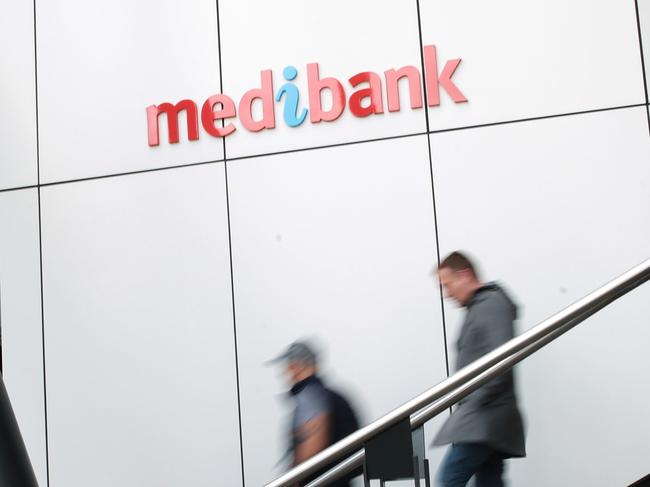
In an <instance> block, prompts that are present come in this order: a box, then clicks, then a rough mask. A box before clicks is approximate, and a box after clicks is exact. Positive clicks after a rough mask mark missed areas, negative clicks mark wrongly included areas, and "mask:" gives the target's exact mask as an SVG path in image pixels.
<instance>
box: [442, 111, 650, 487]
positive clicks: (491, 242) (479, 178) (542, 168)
mask: <svg viewBox="0 0 650 487" xmlns="http://www.w3.org/2000/svg"><path fill="white" fill-rule="evenodd" d="M649 142H650V141H649V140H648V127H647V121H646V113H645V108H643V107H641V108H635V109H627V110H617V111H609V112H601V113H596V114H589V115H580V116H572V117H561V118H554V119H548V120H543V121H535V122H527V123H520V124H508V125H501V126H496V127H488V128H480V129H472V130H463V131H458V132H449V133H445V134H438V135H435V136H432V139H431V144H432V153H433V164H434V180H435V189H436V205H437V210H438V228H439V241H440V249H441V253H443V254H444V253H448V252H449V251H451V250H454V249H457V248H462V249H467V250H469V251H470V252H472V253H473V254H474V255H475V256H476V257H477V258H478V261H479V263H480V264H481V267H482V270H483V274H484V277H485V279H487V280H492V279H501V280H503V282H504V283H505V284H506V286H507V287H508V288H509V289H511V290H512V294H513V295H514V298H515V300H516V301H517V302H518V303H519V304H520V305H521V311H522V315H521V319H520V331H521V330H523V329H526V328H528V327H530V326H532V325H534V324H536V323H537V322H539V321H541V320H542V319H544V318H546V317H548V316H550V315H552V314H553V313H555V312H557V311H559V310H561V309H562V308H563V307H565V306H566V305H568V304H570V303H572V302H573V301H575V300H577V299H578V298H580V297H582V296H583V295H585V294H587V293H588V292H590V291H592V290H594V289H595V288H596V287H598V286H600V285H601V284H604V283H605V282H607V281H608V280H610V279H612V278H614V277H616V276H617V275H619V274H620V273H622V272H623V271H625V270H627V269H628V268H629V267H632V266H633V265H635V264H637V263H639V262H640V261H642V260H643V259H645V258H648V257H650V254H648V249H650V229H649V227H648V225H647V224H646V222H647V221H649V220H650V207H649V205H648V201H649V200H648V192H647V188H648V186H649V185H650V164H648V161H650V143H649ZM646 291H647V290H644V291H642V292H641V293H638V294H637V295H636V296H634V297H632V296H631V297H630V298H629V299H626V301H625V303H622V304H620V305H617V306H614V307H612V308H611V310H608V311H607V312H606V313H604V314H600V315H598V316H596V317H594V318H593V319H592V320H591V322H590V323H587V324H585V325H584V326H585V327H584V328H581V329H578V330H574V331H572V332H571V333H570V334H569V335H567V336H565V337H564V338H562V339H560V340H561V342H559V344H558V345H554V346H553V347H551V349H550V350H549V351H545V352H543V353H541V354H540V355H539V356H538V357H537V358H535V359H534V360H532V361H530V362H528V363H527V364H526V365H524V366H522V367H521V369H520V371H519V379H520V384H521V389H522V391H523V404H524V406H523V407H524V412H525V414H526V416H527V418H528V422H529V426H528V430H529V441H528V448H529V451H530V457H529V458H528V459H526V460H521V461H519V460H518V461H516V462H513V470H512V479H513V483H515V484H519V483H523V484H525V485H530V486H533V487H535V486H538V485H539V486H546V485H553V484H554V483H556V481H557V479H558V478H561V479H563V482H564V483H566V484H567V485H593V486H601V485H602V486H603V487H605V486H609V485H627V483H629V482H631V481H632V480H635V476H636V478H639V477H640V475H639V474H640V473H643V472H641V470H643V468H645V469H646V470H647V461H646V460H647V459H646V458H645V456H644V455H643V454H642V452H643V451H644V447H643V446H642V445H643V444H644V443H643V442H645V441H647V438H648V435H650V429H648V428H647V427H646V426H644V424H645V423H643V422H642V421H641V422H639V421H637V420H638V416H639V414H642V411H644V410H646V406H644V404H645V403H647V400H648V398H649V397H650V389H649V388H648V387H647V376H648V373H649V372H650V362H648V361H647V360H646V359H643V358H642V357H641V355H639V354H637V353H635V352H634V350H636V347H638V343H637V341H639V340H640V341H642V343H647V340H648V333H647V331H646V330H645V328H647V327H645V325H644V323H646V322H647V317H648V314H649V313H650V307H648V305H647V302H648V301H647V297H646V299H645V302H644V300H643V296H646V295H647V292H646ZM643 293H645V294H643ZM446 313H447V323H448V324H449V330H450V333H449V338H450V343H453V340H454V339H455V337H456V336H457V334H458V329H459V324H460V319H461V313H460V312H459V311H458V310H456V309H453V308H452V307H451V306H446ZM627 350H629V352H628V351H627ZM629 354H631V356H630V355H629ZM634 357H636V358H634ZM622 370H625V374H626V376H625V377H624V378H623V379H622V378H621V375H620V374H621V373H622ZM621 379H622V381H623V382H622V383H620V384H617V381H619V380H621ZM610 387H611V388H613V391H614V392H615V393H620V394H622V397H623V398H624V400H623V401H622V402H621V401H620V400H619V399H620V397H617V396H616V394H615V393H614V392H608V388H610ZM623 438H624V439H625V440H622V439H623ZM626 442H627V443H626ZM634 445H637V447H635V446H634ZM602 458H607V459H608V460H607V463H606V464H598V465H595V464H594V459H602ZM551 464H552V465H553V469H549V468H548V465H551ZM619 466H620V468H619ZM645 473H647V472H645Z"/></svg>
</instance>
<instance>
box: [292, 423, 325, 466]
mask: <svg viewBox="0 0 650 487" xmlns="http://www.w3.org/2000/svg"><path fill="white" fill-rule="evenodd" d="M295 434H296V437H297V438H299V441H298V442H297V445H296V448H295V451H294V458H293V464H294V466H295V465H298V464H299V463H301V462H304V461H305V460H307V459H308V458H310V457H313V456H314V455H315V454H316V453H318V452H319V451H321V450H324V449H325V448H326V447H327V446H328V445H329V439H330V415H329V414H327V413H321V414H318V415H317V416H314V417H313V418H311V419H310V420H309V421H307V422H306V423H305V424H303V425H302V426H300V427H299V428H298V429H297V430H296V432H295Z"/></svg>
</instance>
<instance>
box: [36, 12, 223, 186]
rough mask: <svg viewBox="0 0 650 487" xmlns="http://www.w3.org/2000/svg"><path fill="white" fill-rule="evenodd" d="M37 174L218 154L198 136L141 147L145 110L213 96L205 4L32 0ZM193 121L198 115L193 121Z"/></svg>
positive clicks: (100, 171)
mask: <svg viewBox="0 0 650 487" xmlns="http://www.w3.org/2000/svg"><path fill="white" fill-rule="evenodd" d="M36 13H37V42H38V70H39V79H38V91H39V124H40V142H41V153H40V157H41V180H42V181H45V182H50V181H60V180H68V179H76V178H83V177H89V176H97V175H104V174H115V173H122V172H130V171H136V170H141V169H149V168H153V167H164V166H171V165H181V164H187V163H192V162H200V161H213V160H219V159H221V158H222V157H223V144H222V141H221V140H220V139H215V138H212V137H208V136H206V134H205V133H204V132H200V138H199V140H196V141H188V140H187V125H186V124H185V116H184V115H181V117H180V120H181V121H180V124H179V125H180V127H181V128H180V143H178V144H169V143H168V141H167V125H166V121H165V116H161V117H160V130H161V137H160V139H161V140H160V145H159V146H158V147H149V145H148V141H147V114H146V107H147V106H149V105H158V104H160V103H163V102H170V103H177V102H178V101H180V100H182V99H184V98H189V99H192V100H195V101H196V102H197V103H199V106H198V109H199V117H200V109H201V104H202V102H203V100H205V99H206V98H207V97H208V96H210V95H212V94H215V93H218V92H219V91H220V86H219V57H218V44H217V28H216V23H217V16H216V5H215V2H214V1H213V0H200V1H198V2H189V3H188V2H182V1H180V0H164V1H157V0H147V1H140V2H129V1H126V0H121V1H100V2H85V1H82V0H63V1H57V2H53V1H43V2H39V3H37V6H36ZM199 124H200V120H199Z"/></svg>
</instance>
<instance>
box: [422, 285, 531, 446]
mask: <svg viewBox="0 0 650 487" xmlns="http://www.w3.org/2000/svg"><path fill="white" fill-rule="evenodd" d="M516 317H517V308H516V306H515V305H514V303H513V302H512V301H511V300H510V298H509V297H508V296H507V295H506V294H505V292H504V291H503V290H502V289H501V288H500V287H499V286H498V285H497V284H494V283H490V284H486V285H484V286H483V287H481V288H480V289H479V290H478V291H476V293H475V294H474V296H472V298H471V299H470V301H469V303H468V304H467V315H466V316H465V322H464V323H463V327H462V329H461V332H460V336H459V337H458V341H457V347H458V357H457V360H456V370H460V369H462V368H463V367H465V366H466V365H468V364H470V363H472V362H474V361H475V360H476V359H478V358H480V357H481V356H482V355H485V354H486V353H488V352H490V351H492V350H494V349H495V348H497V347H499V346H500V345H503V344H504V343H505V342H507V341H508V340H510V339H511V338H513V337H514V323H513V322H514V320H515V318H516ZM448 443H481V444H484V445H488V446H490V447H492V448H494V449H496V450H498V451H499V452H501V453H503V454H504V457H523V456H526V445H525V439H524V428H523V424H522V420H521V415H520V414H519V409H518V407H517V398H516V396H515V386H514V377H513V373H512V371H508V372H506V373H504V374H503V375H501V376H499V377H497V378H496V379H493V380H491V381H490V382H488V383H486V384H484V385H483V386H481V387H480V388H478V389H477V390H475V391H474V392H472V393H471V394H469V395H468V396H466V397H465V398H464V399H462V400H461V401H460V402H459V403H458V405H457V406H456V407H455V409H454V410H453V413H452V415H451V417H450V418H449V419H448V420H447V422H446V423H445V424H444V425H443V426H442V428H441V429H440V431H439V432H438V434H437V435H436V438H435V439H434V442H433V444H434V445H445V444H448Z"/></svg>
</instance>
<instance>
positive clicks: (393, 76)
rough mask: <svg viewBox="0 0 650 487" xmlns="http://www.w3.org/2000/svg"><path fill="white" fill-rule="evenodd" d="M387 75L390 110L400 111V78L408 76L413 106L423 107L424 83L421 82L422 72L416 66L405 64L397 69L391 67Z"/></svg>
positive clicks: (386, 72) (385, 73)
mask: <svg viewBox="0 0 650 487" xmlns="http://www.w3.org/2000/svg"><path fill="white" fill-rule="evenodd" d="M384 75H385V76H386V98H387V100H388V111H389V112H398V111H399V110H400V101H399V85H398V83H399V80H400V79H402V78H408V80H409V94H410V99H411V108H422V84H421V83H420V72H419V71H418V69H417V68H416V67H415V66H404V67H403V68H401V69H399V70H398V71H395V70H394V69H389V70H388V71H385V72H384Z"/></svg>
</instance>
